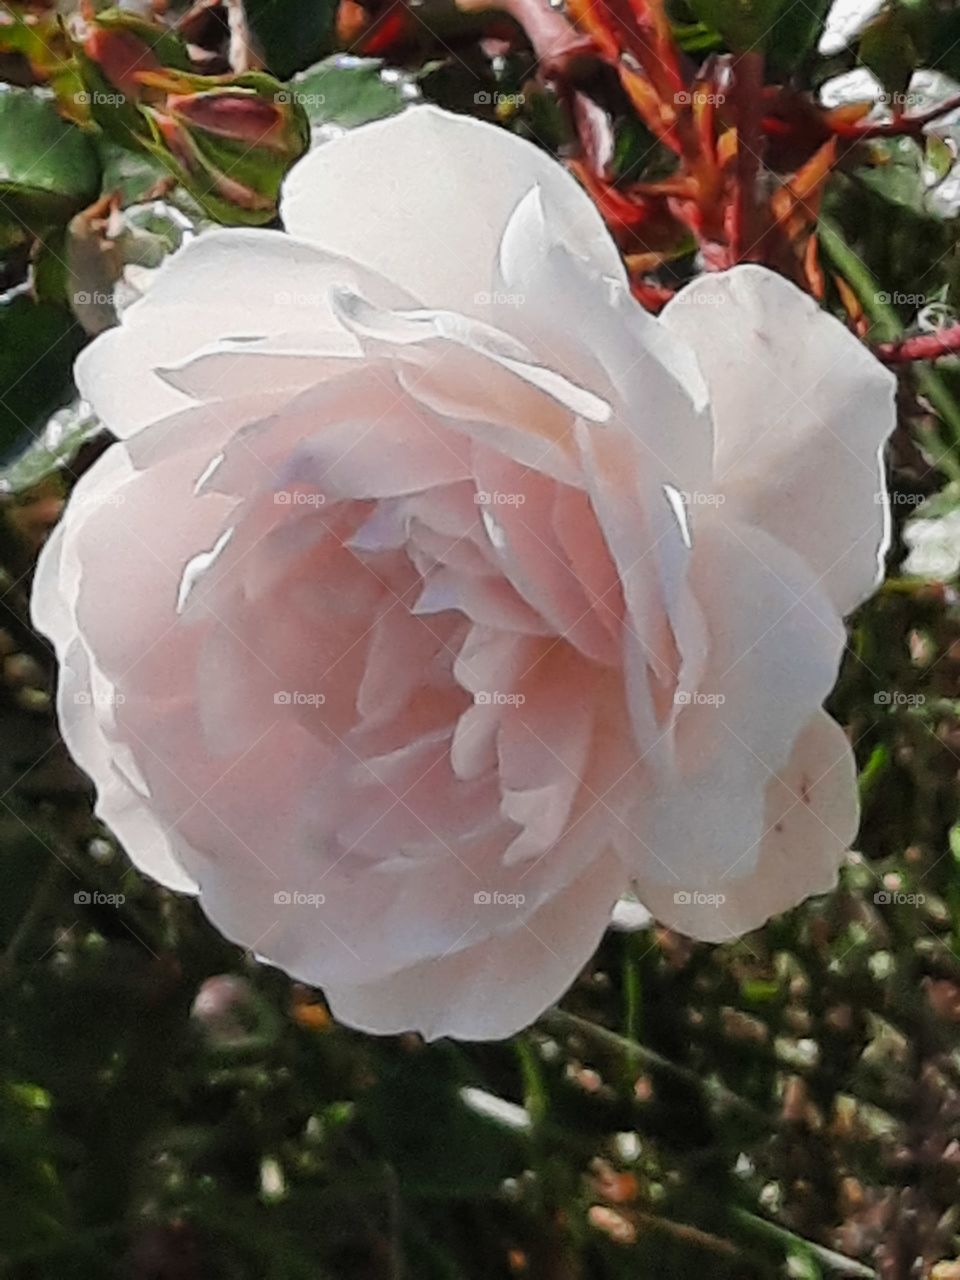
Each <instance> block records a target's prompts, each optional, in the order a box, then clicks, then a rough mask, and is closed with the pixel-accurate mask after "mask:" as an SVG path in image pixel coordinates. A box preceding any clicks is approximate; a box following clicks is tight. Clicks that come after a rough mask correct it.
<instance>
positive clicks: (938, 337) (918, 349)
mask: <svg viewBox="0 0 960 1280" xmlns="http://www.w3.org/2000/svg"><path fill="white" fill-rule="evenodd" d="M873 350H874V353H875V354H876V355H877V356H878V357H879V358H880V359H881V360H883V361H885V362H886V363H887V364H906V363H907V362H908V361H911V360H936V359H938V358H939V357H940V356H948V355H952V354H955V353H956V352H958V351H960V324H952V325H950V326H949V328H946V329H940V330H939V331H938V332H937V333H920V334H916V335H915V336H914V337H912V338H901V339H899V340H898V341H897V342H881V343H878V344H877V346H875V347H874V349H873Z"/></svg>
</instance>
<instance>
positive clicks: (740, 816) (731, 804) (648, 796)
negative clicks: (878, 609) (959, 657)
mask: <svg viewBox="0 0 960 1280" xmlns="http://www.w3.org/2000/svg"><path fill="white" fill-rule="evenodd" d="M698 534H699V541H698ZM690 580H691V586H692V589H693V592H694V595H695V598H696V600H697V603H698V604H699V606H700V608H701V610H702V611H703V616H704V620H705V623H706V629H707V634H708V641H709V643H708V649H707V663H706V667H705V669H704V672H703V676H702V678H701V681H700V685H699V688H698V690H697V692H696V693H695V694H693V695H691V700H690V701H689V703H687V704H686V705H685V706H684V707H683V709H682V712H681V714H680V716H679V717H678V719H677V725H676V737H677V747H676V764H677V770H676V775H675V777H674V778H673V779H672V781H669V782H668V781H666V780H663V781H660V782H659V783H658V784H657V785H656V787H652V788H650V789H648V790H647V791H645V792H644V793H643V795H642V796H641V798H640V802H639V805H638V809H637V813H636V816H635V817H634V819H633V821H632V822H631V826H632V828H633V831H634V833H635V836H636V841H637V843H636V847H635V849H634V853H633V859H634V862H633V865H635V866H639V867H640V868H641V872H640V876H639V883H640V885H641V888H642V889H643V891H644V892H646V889H647V885H648V881H656V882H658V883H660V884H662V885H664V886H666V887H669V888H670V890H671V892H673V891H675V890H676V891H682V890H686V889H691V890H693V889H698V888H701V887H702V885H703V884H705V883H713V882H714V881H715V880H717V879H719V878H723V877H736V876H744V875H747V874H748V872H749V871H750V869H751V868H752V867H753V866H754V865H755V864H756V861H757V858H758V855H759V850H760V844H761V840H762V836H763V831H764V825H765V824H764V803H765V802H764V796H765V792H766V788H767V784H768V781H769V779H770V778H771V777H772V776H774V775H775V774H776V773H777V772H778V771H779V770H780V769H782V768H784V767H785V766H786V765H787V763H788V761H789V759H790V755H791V752H792V750H793V746H794V743H795V741H796V738H797V736H798V735H799V733H800V732H801V730H802V729H803V726H804V725H805V724H806V723H807V721H808V720H809V718H810V716H811V715H813V714H814V712H815V711H816V710H817V708H818V707H819V705H820V704H821V702H822V701H823V699H824V698H825V697H826V695H827V694H828V693H829V691H830V689H831V687H832V685H833V682H834V680H835V678H836V672H837V665H838V663H839V659H840V654H841V652H842V649H843V642H844V630H843V627H842V625H841V622H840V619H839V617H838V616H837V614H836V613H835V612H834V610H833V607H832V605H831V604H830V601H829V600H828V599H827V598H826V597H825V596H824V594H823V592H822V590H820V589H818V587H817V586H816V583H815V581H814V578H813V574H812V573H811V571H810V569H809V568H808V566H807V565H806V564H805V563H804V562H803V560H801V558H800V557H799V556H797V555H796V554H795V553H794V552H792V551H790V550H789V549H788V548H786V547H784V546H783V545H782V544H779V543H777V542H775V541H774V539H772V538H770V537H769V535H766V534H764V533H763V532H762V531H761V530H758V529H750V528H749V527H745V526H735V525H730V524H728V523H727V522H726V519H725V517H724V518H723V520H721V519H719V518H718V517H717V516H716V515H711V516H710V517H709V518H708V519H706V520H704V521H702V522H701V526H700V528H699V531H698V530H697V529H696V528H695V530H694V556H693V562H692V565H691V575H690ZM624 852H625V854H626V849H624ZM644 892H641V894H640V896H641V898H642V899H643V900H644V901H647V898H645V897H644Z"/></svg>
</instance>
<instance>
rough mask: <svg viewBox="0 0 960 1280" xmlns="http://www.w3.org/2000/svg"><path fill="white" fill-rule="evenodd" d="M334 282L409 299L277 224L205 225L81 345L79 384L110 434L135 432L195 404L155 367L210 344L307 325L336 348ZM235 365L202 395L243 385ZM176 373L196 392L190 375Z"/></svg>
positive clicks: (305, 329)
mask: <svg viewBox="0 0 960 1280" xmlns="http://www.w3.org/2000/svg"><path fill="white" fill-rule="evenodd" d="M335 286H348V287H351V288H356V289H361V290H363V291H365V292H366V293H367V294H368V296H371V297H375V298H376V300H377V301H379V302H382V303H384V304H386V305H400V306H402V305H403V304H404V303H405V302H406V301H408V299H407V298H406V295H404V294H402V293H399V292H398V291H397V290H396V289H392V288H390V287H389V286H387V284H386V282H385V281H378V280H376V279H375V278H373V277H371V275H370V273H369V272H365V271H362V270H357V268H356V267H355V266H353V265H352V264H351V263H349V262H343V261H340V260H339V259H334V258H331V257H330V255H329V254H326V253H323V252H322V251H321V250H319V249H317V248H315V247H313V246H312V245H308V244H302V243H299V242H298V241H297V240H295V239H294V238H293V237H292V236H287V235H283V234H282V233H281V232H278V231H240V230H228V231H211V232H210V233H208V234H206V235H202V236H199V237H198V238H197V239H195V240H191V241H190V242H189V243H188V244H187V245H186V246H185V247H184V248H183V249H181V250H180V251H179V252H178V253H175V254H173V255H171V257H169V258H168V259H167V260H166V262H165V263H164V265H163V267H162V268H161V269H160V270H159V271H158V272H157V276H156V279H155V281H154V283H153V285H152V286H151V288H150V290H149V292H148V293H146V294H145V295H144V297H143V298H141V299H140V301H139V302H136V303H134V304H133V306H131V307H128V308H127V310H126V311H124V313H123V318H122V321H121V323H120V324H119V325H118V326H117V327H116V328H115V329H110V330H108V331H107V332H106V333H104V334H101V335H100V337H99V338H97V339H96V340H95V341H94V342H92V343H90V345H89V346H88V347H86V348H84V350H83V351H82V352H81V353H80V357H79V359H78V360H77V363H76V369H75V376H76V381H77V386H78V387H79V389H80V393H81V395H82V396H83V397H84V398H85V399H86V400H89V401H90V403H91V404H92V406H93V408H94V410H95V412H96V413H97V415H98V416H99V417H100V418H101V419H102V420H103V422H104V423H105V425H106V426H107V427H109V428H110V430H111V431H112V432H113V433H114V435H117V436H120V437H121V438H123V437H126V436H130V435H133V434H134V433H135V432H137V431H139V430H141V428H143V427H145V426H149V425H150V424H151V423H153V422H156V421H157V420H158V419H160V418H163V417H166V416H167V415H169V414H174V413H176V412H177V411H178V410H181V409H185V408H188V407H189V406H190V405H191V404H193V403H194V401H193V400H192V399H191V398H190V396H189V395H188V394H185V392H183V391H181V390H178V389H177V388H176V387H175V386H174V385H173V383H174V382H175V381H176V379H175V378H174V377H166V378H164V377H161V376H160V374H159V373H158V372H157V370H159V369H165V368H169V367H171V366H175V365H178V364H180V363H181V362H183V361H185V360H188V359H189V358H191V357H193V356H196V355H198V354H200V353H205V352H208V351H210V349H211V346H212V344H216V343H223V342H227V341H230V340H233V341H241V342H242V341H244V340H247V341H249V340H250V339H264V338H268V339H269V338H274V337H277V336H278V335H280V334H284V333H291V334H303V333H310V334H311V336H312V340H313V344H314V346H315V348H317V349H320V348H321V347H322V346H323V343H322V339H323V337H324V336H328V337H329V338H330V342H331V346H332V349H334V350H335V351H337V353H338V354H339V353H342V351H343V346H344V340H345V339H346V335H345V334H344V333H343V330H342V329H341V327H340V325H339V324H338V323H337V321H336V319H335V318H334V316H333V312H332V311H331V307H330V290H331V288H333V287H335ZM291 345H293V344H291ZM237 363H238V362H237V360H236V359H233V360H224V359H221V361H220V363H219V365H218V366H216V367H215V370H214V374H215V384H214V385H210V382H209V379H208V380H207V382H206V383H205V384H204V385H203V387H202V388H201V390H202V392H203V398H204V399H224V398H226V397H228V396H230V395H236V394H238V392H248V391H249V390H250V388H249V386H237V385H236V384H235V382H234V381H233V376H234V374H235V372H236V369H237ZM263 372H265V371H264V370H263V368H262V367H261V373H263ZM321 376H322V373H321ZM181 381H183V382H184V384H185V385H186V386H187V388H188V390H190V391H193V390H194V388H193V387H192V386H190V383H189V380H188V379H186V378H184V379H181ZM260 385H261V386H263V385H270V384H265V383H261V384H260Z"/></svg>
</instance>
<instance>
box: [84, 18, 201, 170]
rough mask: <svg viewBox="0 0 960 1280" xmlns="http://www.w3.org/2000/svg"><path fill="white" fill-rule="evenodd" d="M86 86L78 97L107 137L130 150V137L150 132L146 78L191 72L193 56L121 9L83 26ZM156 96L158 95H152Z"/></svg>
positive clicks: (172, 38)
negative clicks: (141, 108) (144, 111)
mask: <svg viewBox="0 0 960 1280" xmlns="http://www.w3.org/2000/svg"><path fill="white" fill-rule="evenodd" d="M76 52H77V69H78V71H79V73H80V78H81V80H82V81H83V92H82V94H81V95H79V97H80V98H81V99H82V102H83V104H84V105H88V106H89V108H90V114H91V115H92V116H93V118H94V120H96V122H97V124H99V125H100V127H101V128H102V129H103V130H104V131H105V132H107V133H109V134H111V135H112V136H115V137H117V138H118V139H119V140H120V141H122V142H123V143H124V145H126V146H129V145H130V133H131V132H132V133H133V134H134V135H135V136H136V137H138V138H139V137H143V136H144V135H146V134H148V133H149V129H148V127H147V124H146V121H145V120H144V119H143V117H142V116H141V115H140V113H139V112H138V111H137V103H138V102H141V101H143V100H144V99H145V98H149V97H150V96H151V91H150V88H149V86H148V85H147V83H146V77H147V76H148V75H150V74H151V73H156V72H158V71H160V70H161V69H162V68H167V69H168V72H169V70H170V69H172V70H174V71H188V70H189V69H190V57H189V54H188V53H187V49H186V45H184V43H183V41H182V40H180V39H179V38H178V37H177V36H175V35H173V34H172V33H171V32H169V31H165V30H164V29H163V28H162V27H158V26H156V25H155V24H154V23H151V22H145V21H144V20H143V19H142V18H138V17H136V16H135V15H133V14H130V13H124V12H122V11H121V10H119V9H107V10H105V11H104V12H103V13H100V14H97V15H96V17H95V18H89V19H88V20H86V21H84V23H83V25H82V27H81V29H80V31H79V33H78V41H77V45H76ZM153 96H156V95H153Z"/></svg>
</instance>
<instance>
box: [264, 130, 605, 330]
mask: <svg viewBox="0 0 960 1280" xmlns="http://www.w3.org/2000/svg"><path fill="white" fill-rule="evenodd" d="M534 187H541V188H542V189H543V191H544V192H545V193H546V194H547V196H548V198H549V200H550V203H551V206H552V207H553V209H554V211H555V214H556V217H557V219H558V225H559V226H560V228H561V229H562V234H563V236H564V238H565V240H566V241H567V243H568V244H569V246H570V247H571V248H572V249H573V250H574V251H575V252H577V253H579V254H581V255H582V256H584V257H587V258H590V259H592V260H593V261H594V262H595V264H596V267H597V269H598V270H600V271H602V272H604V273H605V274H607V275H610V276H613V277H614V278H615V279H617V280H622V279H623V265H622V263H621V260H620V255H619V254H618V252H617V250H616V247H615V246H614V244H613V241H612V240H611V238H610V235H609V233H608V232H607V229H606V227H605V226H604V224H603V220H602V219H601V217H600V215H599V213H598V212H597V210H596V208H595V207H594V205H593V203H592V202H591V200H590V199H589V197H588V196H587V195H586V193H585V192H584V191H582V190H581V188H580V187H579V186H578V185H577V183H576V182H575V181H574V179H573V178H572V177H571V176H570V175H569V174H568V173H567V172H566V170H565V169H564V168H563V167H562V166H561V165H559V164H558V163H557V162H556V160H554V159H552V158H551V157H550V156H548V155H547V154H546V153H545V152H543V151H541V150H540V149H539V148H537V147H535V146H533V144H532V143H529V142H525V141H524V140H523V139H522V138H518V137H516V135H515V134H512V133H509V132H508V131H507V130H506V129H500V128H498V127H496V126H495V125H490V124H483V123H482V122H480V121H479V120H474V119H472V118H471V117H469V116H460V115H453V114H451V113H450V112H447V111H441V110H439V109H438V108H436V107H430V106H418V107H411V108H409V109H408V110H407V111H404V112H403V113H402V114H400V115H397V116H391V117H390V118H389V119H387V120H381V121H378V122H376V123H375V124H368V125H363V126H362V127H361V128H359V129H354V130H352V131H351V132H349V133H347V134H345V135H344V136H343V137H341V138H335V139H333V140H332V141H330V142H327V143H324V144H323V146H321V147H318V148H317V149H316V150H315V151H312V152H310V154H309V155H307V156H306V157H305V158H304V159H303V160H301V161H300V162H299V163H298V164H296V165H294V167H293V169H292V170H291V171H290V174H289V175H288V177H287V180H286V183H285V184H284V189H283V199H282V203H281V213H282V215H283V220H284V223H285V225H286V227H287V229H288V230H289V231H291V232H292V233H293V234H294V235H295V236H298V237H300V238H301V239H303V240H309V241H311V242H312V243H314V244H317V245H321V246H322V247H323V248H325V249H329V250H331V251H332V252H334V253H337V254H342V255H344V256H345V257H347V258H351V259H353V260H354V261H356V262H360V263H363V264H364V265H365V266H367V267H371V268H373V269H374V270H375V271H378V272H380V273H381V274H382V275H384V276H386V277H388V278H389V279H391V280H394V281H395V282H396V283H397V284H399V285H401V286H402V287H403V288H404V289H406V290H408V291H409V292H410V293H411V294H413V295H414V296H415V297H417V298H419V299H420V301H421V302H422V303H424V304H425V305H426V306H429V307H442V308H449V309H450V310H453V311H461V312H464V313H466V314H469V315H483V314H485V313H486V312H487V310H488V308H489V306H490V302H491V297H490V295H491V291H492V290H493V288H494V272H495V268H496V261H497V255H498V251H499V247H500V241H501V239H502V237H503V233H504V230H505V228H506V226H507V223H508V221H509V219H510V215H511V214H512V212H513V210H514V209H515V208H516V206H517V205H518V204H519V202H520V200H521V199H522V198H523V197H524V196H525V195H526V194H527V193H528V192H529V191H530V190H532V189H533V188H534Z"/></svg>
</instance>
